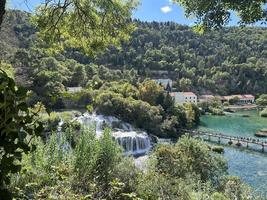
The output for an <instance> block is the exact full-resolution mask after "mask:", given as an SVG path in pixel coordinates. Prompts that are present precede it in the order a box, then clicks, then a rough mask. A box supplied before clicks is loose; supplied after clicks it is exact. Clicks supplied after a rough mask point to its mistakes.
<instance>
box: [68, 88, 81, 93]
mask: <svg viewBox="0 0 267 200" xmlns="http://www.w3.org/2000/svg"><path fill="white" fill-rule="evenodd" d="M66 90H67V92H69V93H76V92H81V91H82V90H83V88H82V87H66Z"/></svg>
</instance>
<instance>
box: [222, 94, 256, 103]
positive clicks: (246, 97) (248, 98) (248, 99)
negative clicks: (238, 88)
mask: <svg viewBox="0 0 267 200" xmlns="http://www.w3.org/2000/svg"><path fill="white" fill-rule="evenodd" d="M234 98H238V101H237V104H251V103H254V102H255V97H254V96H253V95H251V94H237V95H230V96H222V99H221V100H222V102H226V101H228V102H229V101H230V100H231V99H234Z"/></svg>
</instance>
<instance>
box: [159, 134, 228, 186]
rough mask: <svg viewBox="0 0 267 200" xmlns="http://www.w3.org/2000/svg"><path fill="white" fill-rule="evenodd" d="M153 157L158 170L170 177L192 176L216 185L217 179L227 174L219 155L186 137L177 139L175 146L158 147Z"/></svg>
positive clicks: (201, 143)
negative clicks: (155, 159)
mask: <svg viewBox="0 0 267 200" xmlns="http://www.w3.org/2000/svg"><path fill="white" fill-rule="evenodd" d="M155 155H156V158H157V162H158V165H157V167H158V170H159V171H160V172H161V173H164V174H168V175H169V176H170V177H177V178H186V177H188V176H191V177H192V176H193V177H195V178H199V179H200V180H201V181H202V182H208V181H210V182H212V183H213V184H214V185H217V184H218V182H219V178H220V177H221V176H222V175H225V174H227V165H226V162H225V160H223V158H222V157H221V156H220V155H216V154H214V153H213V152H212V151H210V149H209V148H208V146H207V145H206V144H205V143H204V142H202V141H199V140H196V139H193V138H190V137H188V136H183V137H182V138H181V139H179V141H178V142H177V143H176V144H175V146H171V145H163V146H159V147H158V148H157V149H156V151H155Z"/></svg>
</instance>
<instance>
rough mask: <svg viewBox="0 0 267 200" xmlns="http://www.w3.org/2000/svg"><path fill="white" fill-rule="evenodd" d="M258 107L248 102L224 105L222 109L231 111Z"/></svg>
mask: <svg viewBox="0 0 267 200" xmlns="http://www.w3.org/2000/svg"><path fill="white" fill-rule="evenodd" d="M258 108H259V107H258V106H257V105H256V104H248V105H229V106H224V110H232V111H235V112H237V111H242V110H255V109H258Z"/></svg>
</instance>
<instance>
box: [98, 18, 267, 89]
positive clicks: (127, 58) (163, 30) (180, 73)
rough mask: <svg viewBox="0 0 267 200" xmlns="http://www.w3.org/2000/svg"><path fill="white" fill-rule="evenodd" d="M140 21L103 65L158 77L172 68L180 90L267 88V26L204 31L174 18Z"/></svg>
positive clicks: (106, 57)
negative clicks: (179, 22)
mask: <svg viewBox="0 0 267 200" xmlns="http://www.w3.org/2000/svg"><path fill="white" fill-rule="evenodd" d="M136 23H137V25H138V29H137V30H136V31H135V32H134V33H133V36H132V39H131V41H130V42H129V43H125V44H123V46H122V49H121V50H117V49H114V48H110V50H109V51H107V53H106V54H105V55H104V56H101V57H99V59H98V61H97V63H98V64H103V65H106V66H109V67H111V68H135V69H137V70H138V71H139V73H140V74H143V75H148V76H155V75H153V74H155V73H154V71H151V70H168V71H171V73H170V72H169V74H170V76H171V77H172V78H173V79H174V80H175V81H177V84H176V87H177V88H178V89H179V90H195V91H196V92H199V93H207V92H212V93H219V94H229V93H253V94H257V93H264V92H265V93H266V92H267V28H262V27H246V28H240V27H231V28H225V29H223V30H221V31H216V32H215V31H214V32H209V33H206V34H204V35H199V34H196V33H194V32H193V31H192V29H191V28H190V27H188V26H182V25H179V24H176V23H172V22H167V23H158V22H152V23H146V22H139V21H137V22H136ZM173 72H175V73H173Z"/></svg>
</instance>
